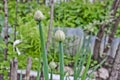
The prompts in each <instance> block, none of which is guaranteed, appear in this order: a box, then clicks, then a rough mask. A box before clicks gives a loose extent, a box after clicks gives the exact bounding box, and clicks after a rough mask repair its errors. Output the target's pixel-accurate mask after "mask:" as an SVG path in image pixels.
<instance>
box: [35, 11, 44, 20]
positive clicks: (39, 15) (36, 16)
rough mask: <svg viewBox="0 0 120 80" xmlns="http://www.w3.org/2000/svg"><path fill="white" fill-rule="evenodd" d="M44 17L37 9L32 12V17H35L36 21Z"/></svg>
mask: <svg viewBox="0 0 120 80" xmlns="http://www.w3.org/2000/svg"><path fill="white" fill-rule="evenodd" d="M44 18H45V17H44V15H43V13H42V12H41V11H39V10H37V11H36V12H35V14H34V19H35V20H36V21H40V20H43V19H44Z"/></svg>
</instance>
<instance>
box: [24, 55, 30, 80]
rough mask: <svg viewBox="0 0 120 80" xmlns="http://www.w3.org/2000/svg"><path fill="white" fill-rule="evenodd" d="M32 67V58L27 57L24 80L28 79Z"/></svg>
mask: <svg viewBox="0 0 120 80" xmlns="http://www.w3.org/2000/svg"><path fill="white" fill-rule="evenodd" d="M31 66H32V58H31V57H28V59H27V67H26V74H25V78H24V80H29V79H30V70H31Z"/></svg>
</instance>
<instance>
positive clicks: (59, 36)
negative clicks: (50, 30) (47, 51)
mask: <svg viewBox="0 0 120 80" xmlns="http://www.w3.org/2000/svg"><path fill="white" fill-rule="evenodd" d="M55 39H56V40H57V41H64V40H65V34H64V32H63V31H62V30H57V31H56V32H55Z"/></svg>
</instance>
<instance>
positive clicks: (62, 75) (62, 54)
mask: <svg viewBox="0 0 120 80" xmlns="http://www.w3.org/2000/svg"><path fill="white" fill-rule="evenodd" d="M59 49H60V54H59V61H60V80H64V53H63V46H62V42H61V41H60V42H59Z"/></svg>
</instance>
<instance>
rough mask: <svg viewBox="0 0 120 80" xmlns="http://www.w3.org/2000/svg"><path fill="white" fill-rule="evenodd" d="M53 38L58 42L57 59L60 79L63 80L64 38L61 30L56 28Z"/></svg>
mask: <svg viewBox="0 0 120 80" xmlns="http://www.w3.org/2000/svg"><path fill="white" fill-rule="evenodd" d="M55 39H56V40H57V41H58V42H59V50H60V54H59V61H60V80H64V53H63V44H62V42H63V41H64V40H65V34H64V32H63V31H62V30H57V31H56V33H55Z"/></svg>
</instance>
